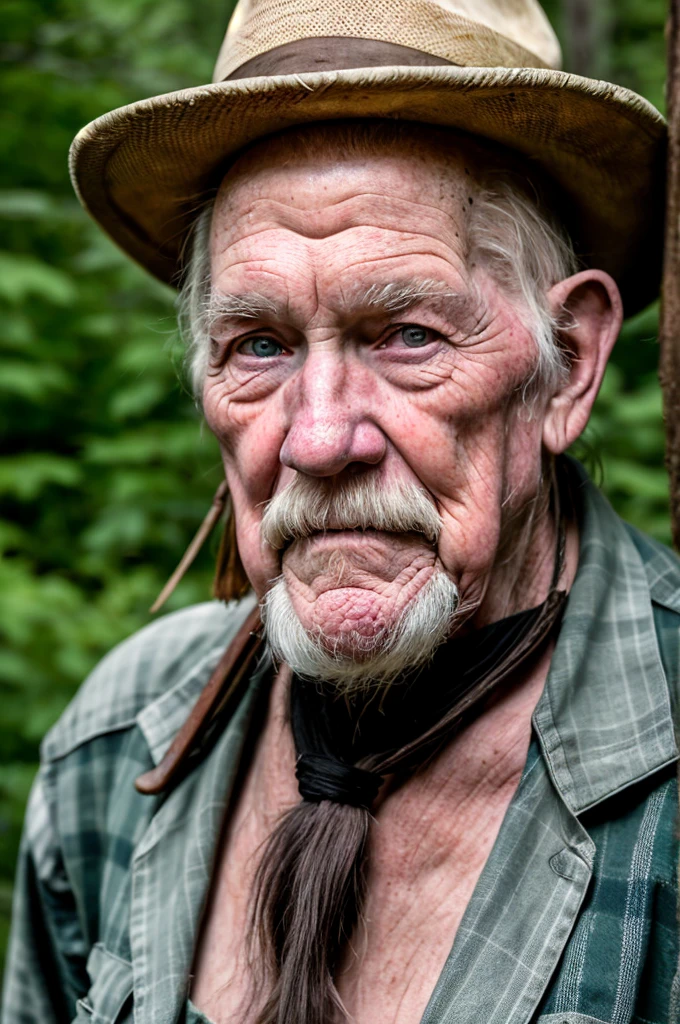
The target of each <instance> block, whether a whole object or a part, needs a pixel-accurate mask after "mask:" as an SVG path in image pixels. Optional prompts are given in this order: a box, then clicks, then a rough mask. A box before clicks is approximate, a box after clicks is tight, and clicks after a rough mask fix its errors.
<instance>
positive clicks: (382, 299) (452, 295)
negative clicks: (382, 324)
mask: <svg viewBox="0 0 680 1024" xmlns="http://www.w3.org/2000/svg"><path fill="white" fill-rule="evenodd" d="M421 304H422V305H427V306H428V308H429V309H431V310H433V311H434V312H435V313H438V314H439V315H440V316H442V317H444V319H446V320H447V321H448V322H449V323H456V324H458V325H461V324H462V323H465V324H466V325H470V324H471V323H473V322H476V321H477V320H479V304H478V302H476V301H475V299H474V297H473V296H472V295H471V294H470V293H469V292H456V291H452V289H451V287H450V286H448V285H446V284H445V283H444V282H442V281H434V280H424V281H413V280H410V281H391V282H389V283H387V284H384V285H378V284H374V285H371V287H370V288H368V289H367V290H366V291H365V292H364V293H363V295H360V296H358V302H356V304H354V303H353V306H354V308H355V310H356V309H357V308H359V309H363V310H364V311H365V312H366V313H368V314H369V315H376V314H377V315H380V314H383V315H385V314H387V315H390V314H392V315H393V314H395V313H405V312H407V311H408V310H409V309H412V308H413V307H414V306H419V305H421Z"/></svg>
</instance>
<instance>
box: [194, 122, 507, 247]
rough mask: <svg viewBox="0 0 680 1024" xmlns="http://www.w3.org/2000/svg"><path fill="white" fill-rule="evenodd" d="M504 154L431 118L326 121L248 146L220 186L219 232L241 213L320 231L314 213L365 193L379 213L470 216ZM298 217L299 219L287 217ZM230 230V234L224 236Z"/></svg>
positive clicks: (250, 219) (364, 199)
mask: <svg viewBox="0 0 680 1024" xmlns="http://www.w3.org/2000/svg"><path fill="white" fill-rule="evenodd" d="M499 159H500V158H499V156H498V155H497V154H494V153H493V152H491V151H489V150H488V149H487V148H485V147H484V146H482V145H481V144H479V143H477V142H476V141H475V140H472V139H470V138H468V137H465V136H460V135H457V134H455V133H453V132H450V131H446V130H443V129H437V128H435V127H430V126H426V125H415V124H392V123H389V122H388V123H385V122H366V123H356V122H353V123H343V122H339V123H334V122H330V123H326V124H321V125H311V126H305V127H302V128H295V129H291V130H289V131H287V132H283V133H281V134H280V135H277V136H274V137H269V138H266V139H263V140H260V141H259V142H257V143H255V144H254V145H253V146H251V147H250V148H249V149H248V150H247V151H246V152H244V153H242V154H241V156H240V157H239V158H238V159H237V160H236V162H235V163H234V164H233V165H232V166H231V167H230V169H229V170H228V172H227V173H226V175H225V177H224V179H223V181H222V183H221V186H220V188H219V190H218V194H217V199H216V203H215V211H214V216H213V231H214V232H215V231H216V232H219V233H221V234H222V244H224V242H225V241H228V235H229V228H230V226H232V225H234V223H235V221H237V220H241V221H242V220H244V219H245V220H247V221H248V222H249V223H250V224H253V223H254V222H256V221H257V219H258V218H262V219H265V220H271V219H274V220H283V222H284V226H290V227H291V228H293V229H295V228H296V227H297V224H303V225H304V227H305V228H306V229H307V230H311V231H312V232H313V231H314V216H315V214H316V213H317V212H318V211H320V210H322V209H323V210H324V211H325V212H326V219H327V218H328V211H329V208H330V207H332V206H336V207H338V213H340V212H341V211H340V209H339V208H340V207H341V206H342V204H346V203H350V202H352V200H354V199H356V198H357V197H360V199H361V203H362V207H363V209H364V210H368V212H369V215H370V212H371V210H372V209H373V210H374V211H375V215H376V217H377V218H378V219H379V218H380V215H381V213H386V212H389V210H390V209H394V206H395V204H397V203H399V202H401V203H404V204H418V205H419V206H421V207H422V208H423V209H425V208H427V207H428V206H430V207H431V208H433V209H436V210H438V211H441V212H443V213H446V214H448V215H455V217H456V219H458V220H461V221H464V218H465V215H466V211H467V210H468V209H469V207H470V206H471V205H472V203H473V202H474V197H475V194H476V192H477V191H478V189H479V179H480V171H481V169H482V168H483V167H484V166H489V165H490V164H491V163H494V164H498V163H499ZM292 211H297V212H298V213H299V215H300V216H298V217H293V220H294V221H295V224H293V223H290V224H288V223H286V222H287V221H288V220H290V218H291V216H292ZM224 232H227V237H226V238H225V237H224Z"/></svg>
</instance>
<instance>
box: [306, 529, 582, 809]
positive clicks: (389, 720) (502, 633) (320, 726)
mask: <svg viewBox="0 0 680 1024" xmlns="http://www.w3.org/2000/svg"><path fill="white" fill-rule="evenodd" d="M563 557H564V535H563V531H562V530H560V538H559V540H558V544H557V553H556V559H555V570H554V574H553V582H552V586H551V589H550V593H549V594H548V597H547V598H546V600H545V601H544V602H543V603H542V604H540V605H538V606H537V607H536V608H530V609H528V610H527V611H521V612H518V613H516V614H515V615H510V616H508V617H507V618H505V619H501V620H500V621H498V622H493V623H491V624H490V625H488V626H484V627H483V628H481V629H478V630H474V631H473V632H471V633H469V634H467V635H465V636H461V637H459V638H458V637H453V638H452V639H451V640H449V641H447V642H446V643H444V644H442V645H441V646H440V647H439V648H438V650H437V651H436V652H435V655H434V657H433V659H432V661H431V662H430V663H429V665H427V666H426V668H424V669H421V670H419V671H417V672H412V673H407V674H405V675H404V676H403V677H402V678H400V679H398V680H397V681H395V682H394V683H392V684H391V685H390V686H389V687H386V688H383V689H382V690H381V691H380V692H376V693H375V694H374V695H372V696H371V697H369V698H367V697H366V695H365V694H360V695H359V696H357V697H347V696H340V695H338V693H337V691H336V690H335V688H334V687H332V686H330V685H328V684H324V683H318V682H315V681H313V680H305V679H300V678H298V677H297V676H295V677H293V680H292V681H291V691H290V713H291V726H292V732H293V738H294V741H295V750H296V754H297V765H296V775H297V779H298V788H299V791H300V795H301V797H302V798H303V800H307V801H310V802H312V803H319V802H320V801H322V800H332V801H335V802H336V803H344V804H351V805H353V806H356V807H366V808H368V809H370V808H371V806H372V804H373V803H374V801H375V798H376V797H377V795H378V791H379V789H380V787H381V785H382V782H383V775H381V774H380V773H379V772H378V771H374V770H372V769H373V766H374V765H378V764H379V765H381V770H382V771H383V772H387V771H389V770H390V766H391V762H392V761H394V762H395V767H396V770H398V771H399V772H404V773H406V774H408V773H411V772H413V771H414V770H417V768H418V767H420V766H421V765H424V764H425V763H427V762H428V760H429V759H430V758H431V757H432V756H433V755H434V754H436V752H437V751H438V750H439V749H441V747H442V746H443V745H444V744H445V743H446V742H447V741H448V740H450V739H451V738H452V736H453V735H454V734H455V732H457V731H458V730H459V729H460V728H461V726H462V725H463V724H465V722H467V721H469V720H470V719H471V717H472V716H474V714H475V713H477V712H478V711H479V710H480V708H481V706H482V703H483V701H484V700H485V699H486V698H487V697H488V696H489V695H490V694H491V693H493V692H494V691H496V690H497V688H498V686H499V684H500V683H502V682H504V681H507V680H509V679H510V678H511V677H514V675H515V672H516V671H517V669H518V668H519V667H520V666H521V665H525V664H526V663H527V662H528V661H529V659H530V658H533V657H536V656H537V655H538V654H539V653H540V652H541V651H542V650H543V649H544V648H545V645H546V644H547V642H548V640H549V638H550V637H551V636H552V634H553V633H554V631H555V629H556V627H557V626H558V624H559V621H560V619H561V616H562V612H563V610H564V605H565V602H566V597H567V595H566V593H565V592H564V591H558V590H557V589H556V586H557V581H558V579H559V576H560V573H561V569H562V564H563ZM410 748H412V750H411V749H410Z"/></svg>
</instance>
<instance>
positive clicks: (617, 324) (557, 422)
mask: <svg viewBox="0 0 680 1024" xmlns="http://www.w3.org/2000/svg"><path fill="white" fill-rule="evenodd" d="M548 299H549V302H550V309H551V312H552V314H553V317H554V318H555V320H556V321H557V323H560V324H564V326H563V327H561V328H559V331H558V338H557V341H558V343H559V345H560V347H561V348H562V350H563V352H564V354H565V357H566V362H567V366H568V377H567V379H566V381H565V382H564V383H563V384H561V385H560V387H559V388H558V390H557V391H556V392H555V393H554V394H553V396H552V397H551V398H550V400H549V401H548V404H547V406H546V409H545V414H544V420H543V444H544V445H545V447H546V448H547V449H548V451H550V452H552V453H553V454H554V455H559V454H560V453H561V452H563V451H565V450H566V449H567V448H568V447H569V445H570V444H573V442H574V441H575V440H576V439H577V438H578V437H579V436H580V434H581V433H582V432H583V430H584V428H585V425H586V423H587V422H588V418H589V417H590V411H591V409H592V407H593V402H594V401H595V398H596V397H597V393H598V391H599V390H600V384H601V383H602V377H603V376H604V371H605V367H606V365H607V360H608V358H609V354H610V352H611V350H612V348H613V347H614V342H615V341H616V339H617V337H618V335H619V331H620V330H621V323H622V322H623V304H622V302H621V295H620V293H619V289H618V287H617V285H616V282H615V281H614V279H613V278H612V277H610V276H609V274H607V273H605V272H604V271H603V270H583V271H581V272H580V273H579V274H574V275H573V276H572V277H568V278H566V279H565V280H564V281H560V282H559V284H556V285H554V287H553V288H551V289H550V291H549V292H548Z"/></svg>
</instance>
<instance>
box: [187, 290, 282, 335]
mask: <svg viewBox="0 0 680 1024" xmlns="http://www.w3.org/2000/svg"><path fill="white" fill-rule="evenodd" d="M272 316H274V317H277V318H278V317H280V316H281V310H280V307H279V306H278V304H277V303H276V302H274V301H273V300H272V299H269V298H267V296H266V295H261V294H260V292H242V293H240V294H236V293H232V292H213V293H212V294H211V296H210V299H209V301H208V304H207V307H206V310H205V323H206V327H207V330H208V332H209V333H211V334H212V332H213V331H214V330H215V329H216V328H218V327H223V326H225V324H227V323H228V322H229V321H230V320H262V319H267V318H269V317H272Z"/></svg>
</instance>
